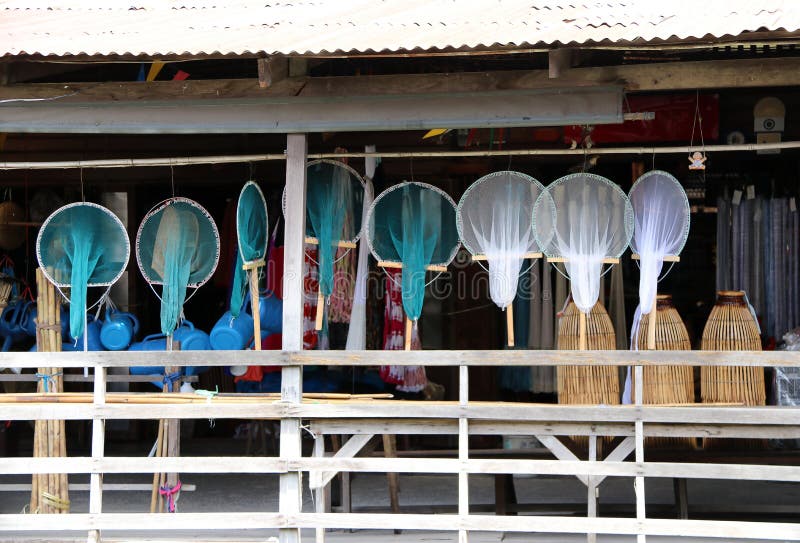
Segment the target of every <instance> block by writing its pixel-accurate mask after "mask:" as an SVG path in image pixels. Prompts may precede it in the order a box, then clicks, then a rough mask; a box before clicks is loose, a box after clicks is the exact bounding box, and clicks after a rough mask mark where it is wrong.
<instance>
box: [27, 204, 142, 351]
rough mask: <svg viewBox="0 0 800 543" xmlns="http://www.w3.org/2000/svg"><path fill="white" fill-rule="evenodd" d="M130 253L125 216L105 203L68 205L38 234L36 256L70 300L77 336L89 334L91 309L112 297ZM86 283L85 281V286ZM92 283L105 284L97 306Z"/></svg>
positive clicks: (44, 272)
mask: <svg viewBox="0 0 800 543" xmlns="http://www.w3.org/2000/svg"><path fill="white" fill-rule="evenodd" d="M130 254H131V246H130V240H129V239H128V233H127V231H126V230H125V226H124V225H123V224H122V221H120V219H119V217H117V216H116V215H115V214H114V213H113V212H112V211H111V210H109V209H107V208H105V207H103V206H101V205H98V204H93V203H90V202H76V203H72V204H68V205H65V206H63V207H61V208H59V209H57V210H56V211H54V212H53V213H52V214H51V215H50V216H49V217H47V219H45V221H44V222H43V223H42V227H41V228H40V229H39V234H38V235H37V237H36V258H37V260H38V262H39V267H40V268H41V269H42V273H43V274H44V276H45V277H46V278H47V279H48V280H49V281H50V282H51V283H53V285H54V286H55V287H56V288H57V289H58V291H59V292H60V293H61V296H62V297H63V298H64V299H65V300H67V301H68V302H69V303H70V335H71V336H72V337H73V338H75V339H77V338H78V337H80V336H81V335H83V332H84V327H85V324H86V313H87V312H88V311H89V309H91V308H92V307H94V306H95V305H98V304H100V302H102V301H103V300H104V299H106V298H107V297H108V292H109V290H110V289H111V286H112V285H113V284H114V283H116V282H117V280H119V278H120V277H121V276H122V274H123V273H124V272H125V268H127V266H128V261H129V259H130ZM77 266H82V267H83V268H82V269H81V268H76V267H77ZM76 273H77V274H78V275H77V276H76V275H75V274H76ZM84 274H85V277H84ZM76 280H77V283H75V281H76ZM83 281H85V284H81V283H82V282H83ZM89 287H105V291H104V292H103V294H102V295H101V296H100V297H99V298H98V300H97V301H96V302H95V303H94V304H92V305H91V306H89V305H88V302H87V296H88V292H87V289H88V288H89ZM64 288H69V289H70V292H69V296H67V295H66V294H64V291H63V290H62V289H64Z"/></svg>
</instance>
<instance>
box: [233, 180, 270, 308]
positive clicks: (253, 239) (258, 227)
mask: <svg viewBox="0 0 800 543" xmlns="http://www.w3.org/2000/svg"><path fill="white" fill-rule="evenodd" d="M236 236H237V239H238V241H239V250H238V251H237V253H236V254H237V258H236V270H235V271H234V276H233V288H232V289H231V304H230V310H231V316H233V317H238V316H239V311H241V308H242V302H243V301H244V296H245V292H246V291H247V272H246V271H245V270H244V269H243V266H244V264H251V263H253V262H255V261H257V260H261V259H263V258H264V257H265V256H266V254H267V237H268V236H267V203H266V201H265V200H264V194H263V193H262V192H261V189H260V188H259V187H258V185H256V184H255V183H254V182H252V181H248V182H247V183H245V185H244V187H242V191H241V192H240V193H239V203H238V204H237V206H236Z"/></svg>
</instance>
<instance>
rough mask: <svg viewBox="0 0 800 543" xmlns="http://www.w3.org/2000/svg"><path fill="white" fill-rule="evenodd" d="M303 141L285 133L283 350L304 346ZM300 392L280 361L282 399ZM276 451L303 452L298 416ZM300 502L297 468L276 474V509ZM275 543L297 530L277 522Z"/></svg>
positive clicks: (296, 377) (284, 429)
mask: <svg viewBox="0 0 800 543" xmlns="http://www.w3.org/2000/svg"><path fill="white" fill-rule="evenodd" d="M307 155H308V141H307V139H306V135H305V134H289V135H288V136H287V138H286V216H287V217H290V220H288V221H286V228H285V233H284V247H285V248H284V253H283V269H284V274H283V350H284V351H301V350H302V349H303V263H304V260H305V259H304V248H303V243H304V237H305V229H306V158H307ZM302 394H303V373H302V367H300V366H284V367H283V370H282V371H281V400H282V401H284V402H291V403H295V404H299V403H300V401H301V399H302ZM280 440H281V441H280V457H281V459H283V460H295V459H298V458H300V457H301V456H302V448H301V445H302V440H301V436H300V419H299V418H283V419H281V438H280ZM302 503H303V489H302V486H301V484H300V472H289V473H282V474H281V475H280V496H279V506H278V507H279V512H280V513H281V514H283V515H289V516H291V515H293V514H296V513H299V512H300V510H301V508H302ZM279 540H280V543H299V542H300V530H299V529H297V528H281V529H280V532H279Z"/></svg>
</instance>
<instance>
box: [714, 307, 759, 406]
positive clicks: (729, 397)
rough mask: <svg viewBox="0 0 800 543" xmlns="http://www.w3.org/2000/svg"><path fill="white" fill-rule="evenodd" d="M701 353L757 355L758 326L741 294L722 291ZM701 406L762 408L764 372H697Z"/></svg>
mask: <svg viewBox="0 0 800 543" xmlns="http://www.w3.org/2000/svg"><path fill="white" fill-rule="evenodd" d="M700 348H701V349H702V350H704V351H760V350H761V336H760V333H759V330H758V324H757V323H756V321H755V319H754V318H753V314H752V313H751V312H750V308H749V307H748V305H747V302H746V300H745V294H744V292H742V291H721V292H719V293H717V303H716V305H715V306H714V308H713V309H712V310H711V314H710V315H709V317H708V322H706V327H705V329H704V330H703V341H702V344H701V346H700ZM700 395H701V398H702V401H703V403H719V402H726V403H728V402H738V403H743V404H745V405H765V404H766V399H767V398H766V388H765V385H764V368H757V367H744V366H728V367H722V366H718V367H706V366H704V367H702V368H701V369H700Z"/></svg>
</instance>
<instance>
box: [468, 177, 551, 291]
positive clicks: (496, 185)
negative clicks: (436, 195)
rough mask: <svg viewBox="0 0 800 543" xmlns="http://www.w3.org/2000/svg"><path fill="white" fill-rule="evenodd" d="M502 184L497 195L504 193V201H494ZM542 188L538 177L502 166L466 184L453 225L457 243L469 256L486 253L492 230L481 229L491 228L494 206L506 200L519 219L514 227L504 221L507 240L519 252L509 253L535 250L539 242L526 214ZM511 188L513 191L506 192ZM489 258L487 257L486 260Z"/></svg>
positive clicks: (524, 252) (485, 267)
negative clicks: (457, 239) (488, 231)
mask: <svg viewBox="0 0 800 543" xmlns="http://www.w3.org/2000/svg"><path fill="white" fill-rule="evenodd" d="M502 188H506V189H508V192H506V193H505V195H503V194H501V195H500V197H501V198H502V197H503V196H505V199H506V202H502V200H500V201H498V197H497V196H498V195H497V194H495V193H497V192H498V189H502ZM544 190H545V188H544V186H543V185H542V184H541V183H540V182H539V181H538V180H536V179H535V178H534V177H531V176H530V175H527V174H524V173H520V172H515V171H510V170H506V171H499V172H493V173H490V174H488V175H484V176H483V177H481V178H480V179H478V180H477V181H475V182H474V183H473V184H472V185H470V186H469V188H467V190H466V191H465V192H464V194H463V196H461V200H459V202H458V207H457V209H456V228H457V229H458V237H459V239H460V240H461V244H462V245H463V246H464V248H465V249H466V250H467V251H469V253H470V254H471V255H473V256H475V255H486V253H487V250H486V249H487V246H488V245H490V244H491V236H492V234H491V233H490V234H488V235H487V234H485V233H484V231H485V230H491V229H492V228H493V219H494V218H495V217H494V214H493V212H494V211H495V208H494V206H495V205H497V204H501V203H508V204H510V205H509V206H508V207H509V208H511V209H512V212H514V213H518V214H519V219H520V220H519V224H518V225H517V228H513V227H512V226H508V225H506V227H507V228H508V232H507V233H508V235H509V237H510V238H511V242H510V243H511V244H513V245H516V246H517V247H518V248H519V251H518V253H519V254H512V255H511V256H519V257H522V258H525V256H524V255H526V254H527V253H531V252H539V243H538V242H537V241H536V237H535V236H534V235H533V229H532V227H531V224H530V217H532V216H533V206H534V204H535V203H536V200H537V199H538V198H539V195H540V194H541V193H542V192H543V191H544ZM511 191H513V194H510V192H511ZM514 197H516V198H514ZM509 199H511V200H512V201H509ZM512 206H513V207H512ZM487 211H489V212H492V213H491V215H490V216H487ZM476 222H477V223H478V224H476ZM478 226H479V227H480V228H478ZM479 230H480V232H479ZM487 236H488V237H489V239H487ZM489 260H490V259H488V258H487V262H488V261H489ZM475 262H477V263H478V265H479V266H481V267H482V268H483V269H484V270H486V271H487V272H488V271H489V270H488V268H487V266H486V265H484V263H483V261H482V260H476V261H475ZM528 269H530V267H529V268H528ZM525 273H526V271H525V270H523V271H520V275H523V274H525Z"/></svg>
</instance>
